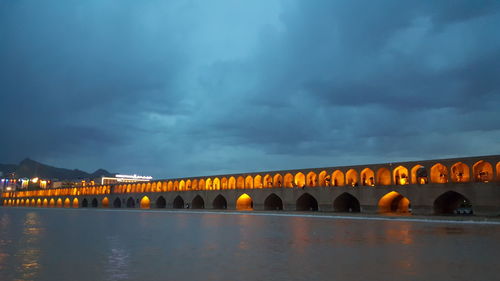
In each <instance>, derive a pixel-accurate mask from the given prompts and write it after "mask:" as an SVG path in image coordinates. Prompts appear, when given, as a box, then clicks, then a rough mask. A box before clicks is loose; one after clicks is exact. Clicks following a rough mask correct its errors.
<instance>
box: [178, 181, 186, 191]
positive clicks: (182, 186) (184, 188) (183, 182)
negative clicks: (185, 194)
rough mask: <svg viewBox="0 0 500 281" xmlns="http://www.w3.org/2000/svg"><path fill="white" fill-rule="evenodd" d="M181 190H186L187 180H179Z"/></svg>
mask: <svg viewBox="0 0 500 281" xmlns="http://www.w3.org/2000/svg"><path fill="white" fill-rule="evenodd" d="M179 190H182V191H184V190H186V182H185V181H184V180H181V181H180V182H179Z"/></svg>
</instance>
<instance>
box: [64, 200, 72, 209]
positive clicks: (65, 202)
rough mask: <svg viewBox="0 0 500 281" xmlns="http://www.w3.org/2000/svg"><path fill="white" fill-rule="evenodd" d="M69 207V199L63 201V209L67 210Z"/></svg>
mask: <svg viewBox="0 0 500 281" xmlns="http://www.w3.org/2000/svg"><path fill="white" fill-rule="evenodd" d="M70 206H71V200H69V198H66V199H64V208H69V207H70Z"/></svg>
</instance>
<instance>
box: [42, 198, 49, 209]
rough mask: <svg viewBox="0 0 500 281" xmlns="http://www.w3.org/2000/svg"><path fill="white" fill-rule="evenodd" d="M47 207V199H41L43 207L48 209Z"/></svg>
mask: <svg viewBox="0 0 500 281" xmlns="http://www.w3.org/2000/svg"><path fill="white" fill-rule="evenodd" d="M48 205H49V201H48V200H47V198H45V199H43V206H44V207H48Z"/></svg>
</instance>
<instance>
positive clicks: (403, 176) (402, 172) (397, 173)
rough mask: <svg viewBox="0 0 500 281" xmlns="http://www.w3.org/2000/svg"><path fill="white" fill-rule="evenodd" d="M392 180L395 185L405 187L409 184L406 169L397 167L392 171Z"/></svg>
mask: <svg viewBox="0 0 500 281" xmlns="http://www.w3.org/2000/svg"><path fill="white" fill-rule="evenodd" d="M392 179H393V182H394V184H396V185H406V184H409V183H410V181H409V178H408V169H407V168H406V167H404V166H397V167H396V168H395V169H394V170H393V171H392Z"/></svg>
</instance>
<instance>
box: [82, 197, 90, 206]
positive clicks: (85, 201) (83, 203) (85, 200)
mask: <svg viewBox="0 0 500 281" xmlns="http://www.w3.org/2000/svg"><path fill="white" fill-rule="evenodd" d="M88 207H89V201H88V200H87V198H83V200H82V208H88Z"/></svg>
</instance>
